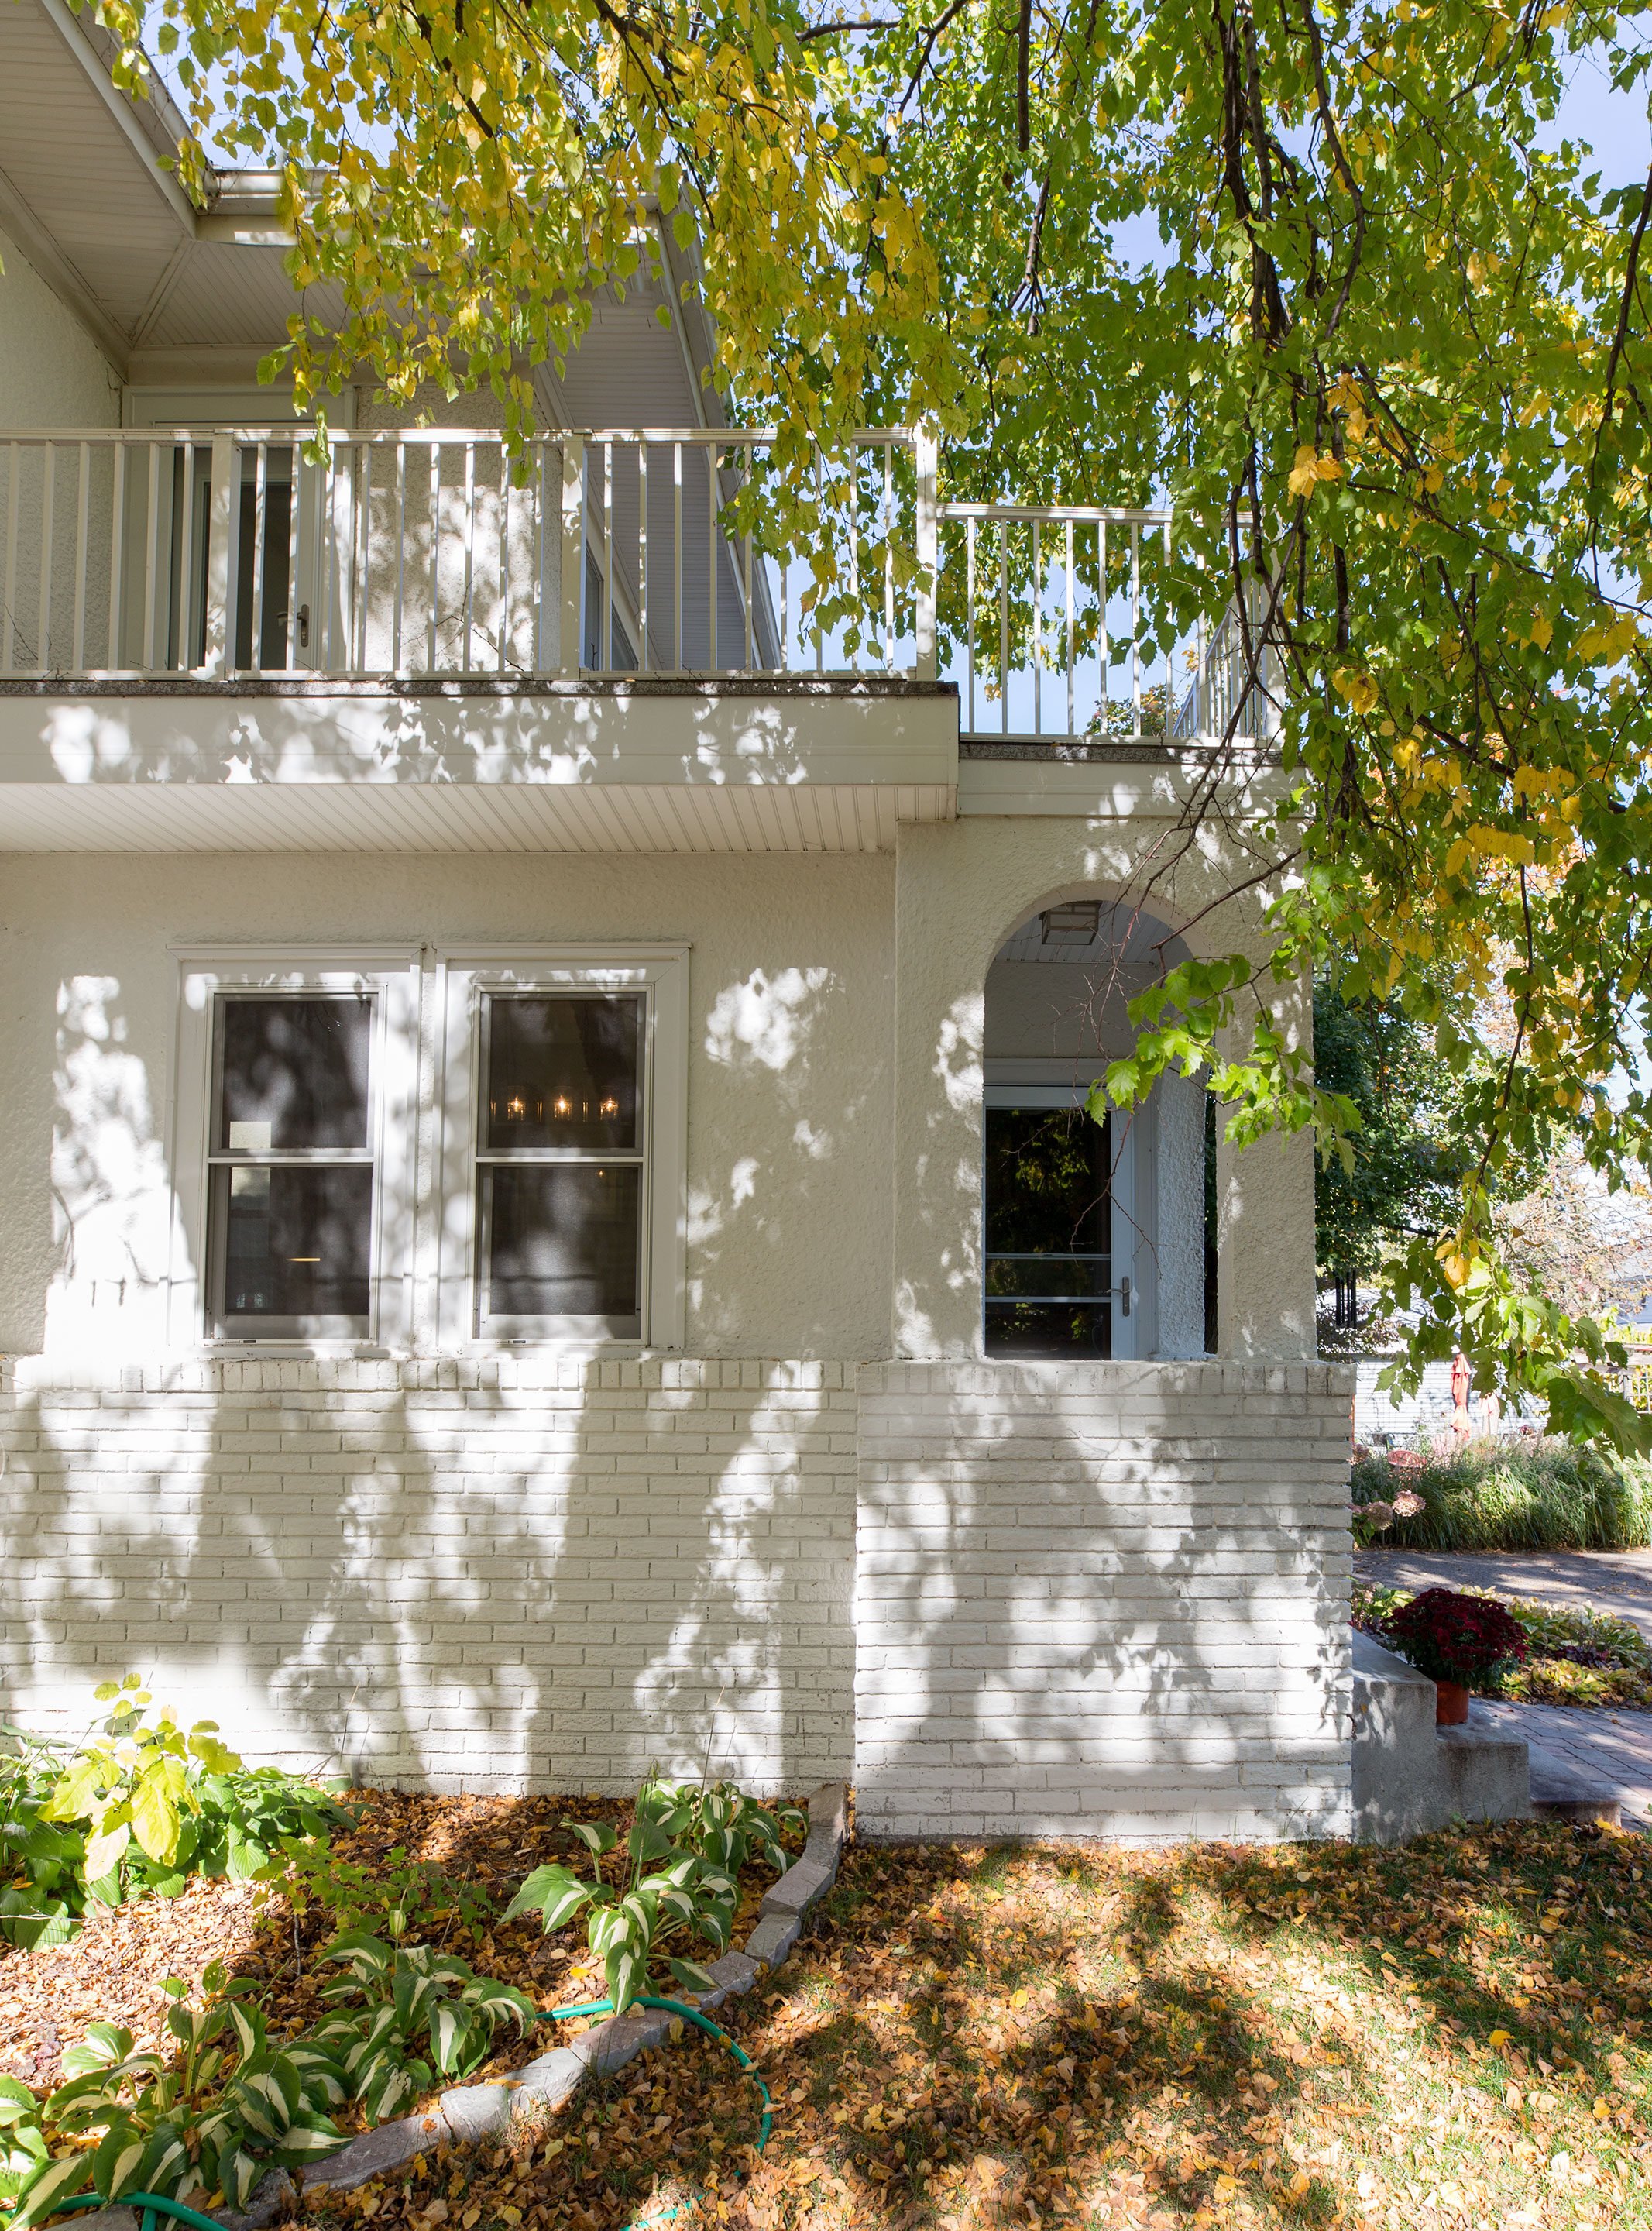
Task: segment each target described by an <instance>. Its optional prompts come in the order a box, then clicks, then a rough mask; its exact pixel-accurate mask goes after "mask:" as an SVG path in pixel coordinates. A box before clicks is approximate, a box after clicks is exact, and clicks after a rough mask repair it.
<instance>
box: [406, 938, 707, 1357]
mask: <svg viewBox="0 0 1652 2231" xmlns="http://www.w3.org/2000/svg"><path fill="white" fill-rule="evenodd" d="M436 972H437V984H436V1012H437V1014H438V1016H439V1017H440V1018H441V1019H440V1022H439V1024H438V1028H439V1030H440V1031H441V1038H442V1045H441V1062H440V1068H439V1071H438V1081H437V1088H436V1098H437V1108H438V1119H439V1131H438V1137H437V1142H436V1196H437V1205H438V1210H439V1213H438V1216H437V1219H436V1222H437V1232H438V1236H437V1247H438V1252H439V1259H438V1263H437V1271H436V1342H437V1345H438V1347H439V1348H442V1349H445V1350H448V1351H449V1352H451V1351H453V1350H455V1349H457V1350H460V1351H462V1352H465V1353H468V1354H475V1353H478V1352H480V1353H483V1354H495V1353H498V1352H500V1351H503V1350H512V1351H514V1350H519V1349H520V1348H523V1347H526V1346H532V1347H535V1348H556V1349H558V1350H560V1351H563V1352H565V1353H566V1352H572V1353H577V1354H589V1353H592V1352H600V1353H603V1354H610V1355H611V1354H623V1355H636V1354H638V1353H640V1352H641V1351H642V1350H644V1349H654V1350H663V1349H674V1348H681V1347H682V1345H683V1342H684V1339H685V1336H686V1328H687V1229H688V1219H687V1169H688V947H687V945H619V944H616V945H603V946H577V945H575V946H465V947H442V948H441V949H440V950H439V951H438V952H437V954H436ZM558 990H566V991H603V992H642V993H644V994H645V996H646V999H647V1013H646V1018H645V1025H644V1028H645V1044H646V1049H647V1052H646V1059H647V1070H646V1078H647V1082H646V1086H645V1090H644V1095H643V1111H644V1137H643V1141H642V1148H643V1173H644V1183H643V1200H642V1336H641V1338H640V1339H637V1340H618V1339H602V1338H591V1337H589V1336H586V1337H583V1338H582V1337H578V1336H573V1335H557V1334H545V1335H543V1336H540V1337H537V1338H534V1339H532V1340H520V1339H518V1340H511V1341H500V1340H490V1339H488V1338H487V1337H485V1336H479V1335H478V1333H477V1330H476V1185H477V1161H476V1148H477V1141H478V1138H479V1135H480V1124H481V1039H482V1033H481V999H482V998H483V997H484V996H485V995H486V994H487V993H491V992H550V991H558Z"/></svg>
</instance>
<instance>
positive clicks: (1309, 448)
mask: <svg viewBox="0 0 1652 2231" xmlns="http://www.w3.org/2000/svg"><path fill="white" fill-rule="evenodd" d="M1341 478H1342V467H1341V466H1340V465H1339V463H1338V462H1337V460H1336V459H1335V458H1334V457H1322V456H1320V454H1319V451H1318V450H1317V449H1315V448H1314V446H1313V443H1312V442H1304V443H1303V444H1302V446H1301V447H1300V449H1298V451H1297V453H1296V462H1295V463H1294V465H1293V466H1292V468H1291V476H1290V479H1289V481H1288V482H1287V486H1288V488H1289V489H1290V492H1291V494H1292V495H1305V496H1308V495H1313V491H1314V488H1316V487H1317V486H1318V484H1319V482H1320V481H1339V480H1340V479H1341Z"/></svg>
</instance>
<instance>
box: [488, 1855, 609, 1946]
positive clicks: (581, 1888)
mask: <svg viewBox="0 0 1652 2231" xmlns="http://www.w3.org/2000/svg"><path fill="white" fill-rule="evenodd" d="M596 1895H597V1892H596V1889H595V1886H594V1885H591V1884H590V1883H586V1882H581V1880H580V1879H579V1878H578V1875H575V1874H571V1873H570V1872H569V1871H568V1869H567V1868H566V1867H564V1866H556V1865H555V1864H554V1863H553V1864H552V1865H550V1866H543V1867H535V1868H534V1870H533V1872H532V1874H531V1875H530V1876H529V1877H528V1879H527V1880H526V1882H525V1883H524V1884H523V1885H522V1887H521V1888H520V1890H519V1891H518V1892H517V1893H516V1896H515V1897H514V1898H513V1899H512V1900H511V1902H510V1904H508V1905H507V1907H506V1909H505V1911H504V1914H503V1915H502V1917H501V1918H502V1919H504V1920H506V1921H513V1920H514V1919H515V1918H516V1917H517V1915H518V1914H520V1913H530V1912H538V1913H541V1914H543V1916H544V1917H545V1934H546V1935H547V1936H549V1934H550V1932H551V1931H552V1930H553V1929H560V1928H561V1927H562V1925H563V1924H564V1923H565V1922H566V1921H570V1920H571V1919H572V1917H573V1916H574V1915H575V1914H576V1913H578V1911H579V1909H580V1907H581V1906H582V1905H585V1904H589V1903H590V1900H591V1899H592V1898H594V1897H595V1896H596Z"/></svg>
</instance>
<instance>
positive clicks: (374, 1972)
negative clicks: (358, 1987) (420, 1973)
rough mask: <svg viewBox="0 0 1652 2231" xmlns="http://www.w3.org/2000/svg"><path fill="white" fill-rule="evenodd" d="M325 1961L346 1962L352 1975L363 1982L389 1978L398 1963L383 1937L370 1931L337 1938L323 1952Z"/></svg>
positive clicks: (351, 1931) (354, 1930) (357, 1931)
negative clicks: (382, 1977)
mask: <svg viewBox="0 0 1652 2231" xmlns="http://www.w3.org/2000/svg"><path fill="white" fill-rule="evenodd" d="M321 1957H322V1958H323V1959H324V1960H346V1961H348V1962H349V1963H350V1968H351V1971H352V1974H353V1975H354V1976H356V1977H357V1979H358V1981H359V1982H370V1981H371V1980H372V1979H373V1978H374V1977H376V1976H387V1975H389V1973H390V1969H392V1968H393V1967H394V1965H395V1963H396V1955H395V1954H394V1953H393V1952H392V1951H391V1950H390V1946H389V1945H388V1944H386V1943H384V1939H383V1938H382V1937H375V1936H374V1935H373V1934H372V1933H371V1930H365V1929H352V1930H346V1931H345V1934H344V1935H343V1936H342V1937H334V1938H333V1940H332V1943H331V1944H329V1945H327V1946H326V1948H325V1949H324V1950H323V1951H322V1954H321Z"/></svg>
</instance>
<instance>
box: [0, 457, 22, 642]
mask: <svg viewBox="0 0 1652 2231" xmlns="http://www.w3.org/2000/svg"><path fill="white" fill-rule="evenodd" d="M22 471H23V450H22V448H21V447H20V445H19V444H18V443H16V442H13V443H11V444H10V452H9V456H8V473H9V478H8V480H7V483H6V579H5V596H4V602H3V610H0V624H3V628H4V635H3V650H0V673H6V674H10V672H11V671H12V669H13V663H14V661H15V658H16V627H15V617H16V609H17V481H18V476H19V475H20V474H21V473H22Z"/></svg>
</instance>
